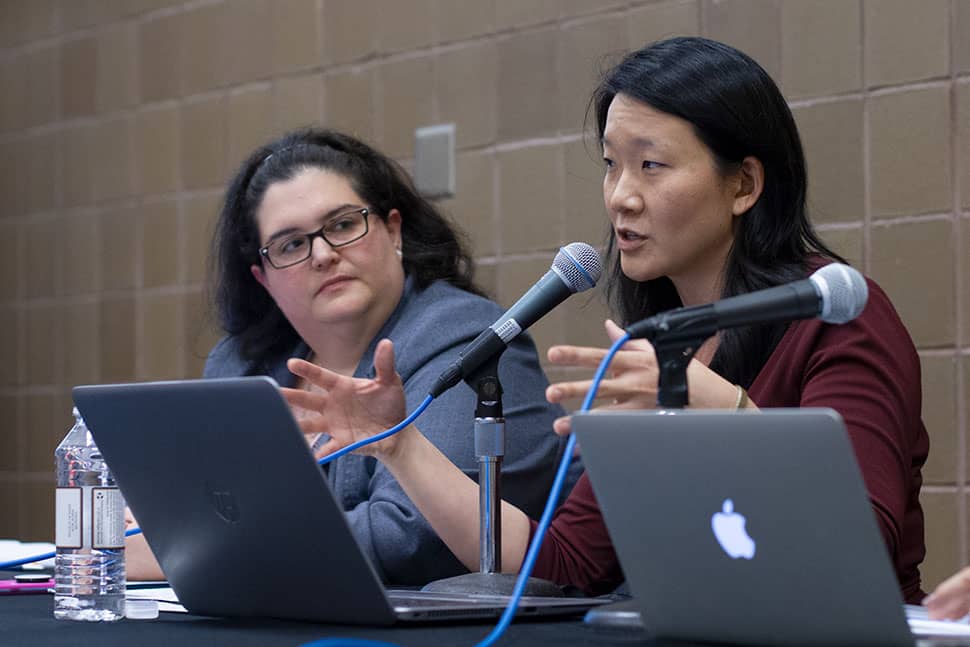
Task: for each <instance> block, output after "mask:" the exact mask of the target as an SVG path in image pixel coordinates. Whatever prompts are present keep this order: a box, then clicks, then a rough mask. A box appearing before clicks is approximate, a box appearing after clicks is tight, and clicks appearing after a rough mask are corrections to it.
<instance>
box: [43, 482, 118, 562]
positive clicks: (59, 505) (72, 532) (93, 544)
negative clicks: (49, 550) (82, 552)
mask: <svg viewBox="0 0 970 647" xmlns="http://www.w3.org/2000/svg"><path fill="white" fill-rule="evenodd" d="M54 505H55V515H56V516H55V532H54V534H55V543H56V545H57V547H58V548H93V549H96V550H106V549H118V548H124V547H125V499H124V497H123V496H121V491H120V490H119V489H118V488H116V487H90V486H83V487H59V488H57V491H56V493H55V497H54Z"/></svg>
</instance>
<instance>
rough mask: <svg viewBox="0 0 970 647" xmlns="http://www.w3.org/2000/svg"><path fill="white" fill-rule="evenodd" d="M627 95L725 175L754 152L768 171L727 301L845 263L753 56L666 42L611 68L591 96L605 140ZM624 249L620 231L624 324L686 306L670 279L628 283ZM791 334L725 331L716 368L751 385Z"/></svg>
mask: <svg viewBox="0 0 970 647" xmlns="http://www.w3.org/2000/svg"><path fill="white" fill-rule="evenodd" d="M618 94H622V95H624V96H625V97H629V98H632V99H635V100H637V101H641V102H643V103H645V104H647V105H649V106H651V107H652V108H654V109H656V110H659V111H661V112H665V113H667V114H670V115H674V116H676V117H680V118H681V119H684V120H686V121H688V122H690V124H691V125H692V126H693V129H694V133H695V134H696V135H697V137H698V138H699V139H700V140H701V141H702V142H703V143H704V144H705V145H706V146H707V148H708V149H710V151H711V152H712V154H713V155H714V158H715V160H716V162H717V164H718V167H719V168H720V170H721V171H722V172H723V173H726V172H728V171H731V170H734V169H737V168H739V167H740V164H741V162H742V161H743V160H744V158H745V157H748V156H752V157H755V158H757V159H758V160H759V161H760V162H761V164H762V165H763V167H764V173H765V179H764V188H763V190H762V193H761V196H760V197H759V198H758V201H757V202H756V203H755V204H754V205H753V206H752V207H751V208H750V209H749V210H748V211H747V212H746V213H745V214H744V217H742V218H738V219H737V223H736V225H735V227H736V228H735V231H734V244H733V247H732V249H731V251H730V253H729V255H728V258H727V263H726V266H725V268H724V274H723V277H722V278H723V285H724V288H723V293H722V297H730V296H734V295H737V294H744V293H747V292H752V291H754V290H761V289H763V288H768V287H772V286H775V285H780V284H782V283H787V282H789V281H794V280H798V279H801V278H804V277H805V273H806V271H807V269H808V266H809V261H810V257H811V256H812V255H816V254H817V255H821V256H824V257H828V258H831V259H835V260H839V261H841V262H845V261H844V260H843V259H842V258H841V257H839V256H838V255H837V254H835V253H834V252H833V251H832V250H830V249H829V248H828V247H826V246H825V244H824V243H823V242H822V241H821V239H820V238H819V237H818V235H817V234H816V233H815V230H814V229H813V227H812V225H811V223H810V222H809V220H808V216H807V214H806V210H805V193H806V187H807V179H806V174H805V156H804V154H803V152H802V145H801V141H800V139H799V137H798V129H797V128H796V127H795V120H794V118H793V117H792V114H791V111H790V110H789V109H788V104H787V103H785V99H784V97H783V96H782V94H781V92H780V91H779V90H778V86H776V85H775V83H774V81H772V80H771V77H769V76H768V73H767V72H765V71H764V69H763V68H762V67H761V66H760V65H758V63H756V62H755V61H754V60H753V59H751V58H750V57H749V56H747V55H746V54H744V53H743V52H740V51H738V50H736V49H734V48H733V47H730V46H728V45H725V44H723V43H719V42H717V41H713V40H708V39H706V38H697V37H683V38H671V39H668V40H662V41H659V42H657V43H654V44H652V45H648V46H647V47H644V48H643V49H640V50H637V51H635V52H632V53H630V54H628V55H626V56H625V57H624V58H623V59H622V60H621V61H620V62H619V63H618V64H617V65H616V66H614V67H613V68H612V69H610V70H608V71H607V72H606V74H605V75H604V77H603V80H602V81H601V82H600V85H599V87H598V88H597V89H596V90H595V92H594V94H593V97H592V99H591V100H590V106H591V107H592V108H593V109H594V110H595V115H596V127H597V131H598V133H599V136H600V140H601V141H602V138H603V133H604V130H605V128H606V116H607V112H608V111H609V108H610V104H611V103H612V102H613V99H614V97H616V95H618ZM615 243H616V240H615V235H614V233H613V232H612V231H611V232H610V237H609V243H608V246H607V255H608V257H609V261H608V264H609V270H608V278H607V294H608V295H609V299H610V303H611V306H612V307H613V309H614V311H615V312H617V314H618V315H619V316H620V317H621V318H622V320H623V322H624V324H625V325H628V324H631V323H633V322H635V321H638V320H640V319H643V318H646V317H649V316H651V315H653V314H657V313H659V312H663V311H664V310H669V309H671V308H676V307H679V306H681V305H683V304H682V303H681V300H680V296H679V295H678V294H677V290H676V289H675V287H674V285H673V283H672V282H671V280H670V279H669V278H667V277H660V278H657V279H653V280H650V281H643V282H640V281H634V280H632V279H630V278H628V277H626V276H625V275H624V274H623V271H622V269H621V267H620V260H619V254H618V253H617V251H616V244H615ZM786 329H787V325H786V324H774V325H766V326H748V327H744V328H736V329H730V330H725V331H722V333H721V337H720V340H719V344H718V349H717V352H716V353H715V355H714V359H713V360H712V362H711V368H712V369H713V370H715V371H716V372H717V373H719V374H720V375H721V376H723V377H724V378H726V379H728V380H730V381H732V382H735V383H737V384H741V385H742V386H744V387H746V388H747V387H748V386H750V385H751V382H753V381H754V379H755V377H757V375H758V372H759V371H760V370H761V368H762V366H764V363H765V362H766V361H767V360H768V357H769V355H771V353H772V351H773V350H774V348H775V346H777V345H778V342H779V341H780V340H781V337H782V335H784V333H785V330H786Z"/></svg>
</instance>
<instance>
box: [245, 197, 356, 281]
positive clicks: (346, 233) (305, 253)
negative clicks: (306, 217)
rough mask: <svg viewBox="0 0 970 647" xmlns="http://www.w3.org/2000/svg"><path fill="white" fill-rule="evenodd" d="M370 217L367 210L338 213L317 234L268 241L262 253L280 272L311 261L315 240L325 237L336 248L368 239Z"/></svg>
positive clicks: (291, 235) (286, 236)
mask: <svg viewBox="0 0 970 647" xmlns="http://www.w3.org/2000/svg"><path fill="white" fill-rule="evenodd" d="M368 214H370V210H369V209H367V208H366V207H364V208H361V209H351V210H349V211H344V212H342V213H338V214H337V215H336V216H334V217H333V218H331V219H330V220H328V221H327V222H325V223H324V224H323V227H320V229H317V230H316V231H311V232H310V233H308V234H287V235H285V236H281V237H280V238H277V239H275V240H271V241H269V243H267V245H266V246H265V247H260V249H259V253H260V255H261V256H262V257H263V258H265V259H266V260H268V261H269V264H270V265H272V266H273V267H275V268H276V269H278V270H281V269H283V268H285V267H290V266H291V265H296V264H297V263H302V262H303V261H305V260H306V259H308V258H310V254H311V252H312V250H313V239H314V238H318V237H319V238H322V239H323V240H324V242H326V243H327V244H328V245H330V246H331V247H333V248H337V247H343V246H344V245H349V244H350V243H352V242H354V241H356V240H360V239H361V238H363V237H364V236H366V235H367V230H368V227H367V216H368Z"/></svg>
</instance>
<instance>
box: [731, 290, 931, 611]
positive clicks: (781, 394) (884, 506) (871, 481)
mask: <svg viewBox="0 0 970 647" xmlns="http://www.w3.org/2000/svg"><path fill="white" fill-rule="evenodd" d="M750 392H751V397H752V399H753V400H754V402H755V403H756V404H757V405H758V406H760V407H790V406H800V407H831V408H832V409H835V410H836V411H837V412H839V414H840V415H841V416H842V419H843V420H844V421H845V427H846V431H847V433H848V436H849V440H850V442H851V443H852V447H853V450H854V452H855V456H856V460H857V462H858V464H859V468H860V471H861V472H862V477H863V480H864V481H865V484H866V489H867V491H868V495H869V499H870V501H871V503H872V507H873V511H874V513H875V517H876V521H877V523H878V525H879V529H880V531H881V533H882V535H883V538H884V540H885V543H886V547H887V549H888V551H889V555H890V558H891V559H892V561H893V563H894V566H895V569H896V575H897V577H898V578H899V582H900V587H901V590H902V592H903V596H904V598H905V599H906V601H907V602H918V601H919V600H920V599H921V597H922V592H921V590H920V585H919V582H920V580H919V570H918V566H919V563H920V562H921V561H922V559H923V556H924V554H925V547H924V542H923V514H922V508H921V507H920V504H919V491H920V486H921V485H922V477H921V468H922V466H923V464H924V463H925V461H926V456H927V453H928V451H929V440H928V437H927V434H926V429H925V427H924V426H923V423H922V420H921V418H920V416H921V409H922V401H921V399H922V390H921V384H920V363H919V357H918V355H917V353H916V349H915V347H914V345H913V342H912V340H911V339H910V337H909V334H908V333H907V332H906V329H905V327H904V326H903V324H902V322H901V321H900V319H899V316H898V315H897V313H896V311H895V309H894V308H893V306H892V304H891V303H890V301H889V299H888V297H887V296H886V295H885V293H884V292H883V291H882V290H881V289H880V288H879V286H878V285H876V284H875V283H873V282H871V281H869V300H868V303H867V305H866V308H865V309H864V310H863V312H862V314H861V315H860V316H859V317H857V318H856V319H855V320H853V321H851V322H849V323H847V324H843V325H828V324H823V323H821V322H819V321H817V320H816V321H804V322H799V323H797V324H793V325H792V326H791V328H790V329H789V332H788V333H787V334H786V336H785V337H784V338H783V339H782V341H781V342H780V343H779V345H778V348H776V350H775V352H774V353H773V354H772V356H771V358H770V359H769V361H768V363H767V364H766V365H765V367H764V368H763V369H762V371H761V373H760V374H759V375H758V378H757V379H756V380H755V383H754V384H752V387H751V389H750Z"/></svg>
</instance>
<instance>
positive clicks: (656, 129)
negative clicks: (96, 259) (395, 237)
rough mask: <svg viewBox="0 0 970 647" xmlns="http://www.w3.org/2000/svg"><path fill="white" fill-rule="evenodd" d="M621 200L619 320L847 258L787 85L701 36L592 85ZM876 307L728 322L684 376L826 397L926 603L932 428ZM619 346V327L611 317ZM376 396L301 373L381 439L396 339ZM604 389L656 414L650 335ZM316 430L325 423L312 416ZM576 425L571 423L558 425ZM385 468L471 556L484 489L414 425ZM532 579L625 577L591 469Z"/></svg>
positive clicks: (392, 415)
mask: <svg viewBox="0 0 970 647" xmlns="http://www.w3.org/2000/svg"><path fill="white" fill-rule="evenodd" d="M591 105H592V108H593V110H594V112H595V123H596V129H597V134H598V135H599V141H600V145H601V149H602V154H603V199H604V202H605V204H606V209H607V212H608V214H609V218H610V224H611V235H610V239H609V246H608V263H609V268H608V269H607V272H608V277H607V291H608V293H609V296H610V301H611V306H612V308H613V310H614V312H615V316H616V318H617V320H618V321H620V322H622V323H623V325H630V324H632V323H634V322H637V321H640V320H642V319H644V318H646V317H650V316H652V315H655V314H657V313H660V312H664V311H667V310H670V309H673V308H679V307H684V306H696V305H700V304H706V303H711V302H714V301H718V300H720V299H723V298H728V297H734V296H737V295H743V294H747V293H751V292H754V291H757V290H764V289H768V288H772V287H774V286H779V285H783V284H786V283H792V282H794V281H799V280H802V279H805V278H807V277H808V276H809V275H810V274H812V273H813V272H814V271H815V270H817V269H818V268H820V267H822V266H824V265H826V264H828V263H831V262H832V261H833V260H836V261H838V260H841V259H840V258H839V257H838V256H837V255H836V254H835V253H833V252H832V251H831V250H829V249H828V248H827V247H826V246H825V245H824V244H823V243H822V241H821V240H820V239H819V237H818V236H817V235H816V233H815V231H814V230H813V228H812V225H811V223H810V221H809V219H808V215H807V213H806V207H805V193H806V183H807V181H806V172H805V159H804V155H803V153H802V146H801V142H800V140H799V136H798V131H797V129H796V127H795V121H794V119H793V118H792V114H791V111H790V110H789V108H788V105H787V104H786V103H785V100H784V98H783V97H782V95H781V92H780V91H779V90H778V87H777V86H776V85H775V83H774V82H773V81H772V80H771V78H770V77H769V76H768V74H767V73H766V72H765V71H764V69H763V68H762V67H761V66H760V65H758V64H757V63H756V62H755V61H754V60H752V59H751V58H750V57H748V56H747V55H745V54H743V53H742V52H740V51H738V50H736V49H734V48H732V47H729V46H727V45H724V44H722V43H718V42H715V41H711V40H707V39H703V38H675V39H670V40H665V41H661V42H658V43H655V44H653V45H650V46H647V47H644V48H643V49H640V50H638V51H635V52H632V53H630V54H628V55H627V56H626V57H625V58H623V60H622V61H621V62H620V63H619V64H617V65H616V66H615V67H613V68H612V69H610V70H609V71H607V72H606V74H605V76H604V77H603V79H602V81H601V83H600V85H599V87H598V88H597V90H596V91H595V94H594V96H593V99H592V103H591ZM868 293H869V298H868V304H867V305H866V307H865V309H864V310H863V311H862V313H861V314H860V315H859V316H858V317H856V318H855V319H854V320H852V321H851V322H849V323H846V324H844V325H832V324H828V323H825V322H823V321H820V320H817V319H816V320H806V321H798V322H795V323H787V322H774V323H767V324H762V325H747V326H741V327H738V328H731V329H728V330H723V331H721V332H719V333H718V334H717V335H715V336H712V337H710V338H709V339H708V340H707V341H706V342H705V343H704V344H703V345H702V346H701V347H700V348H699V350H698V351H697V353H696V355H695V357H694V359H693V360H692V361H691V362H690V365H689V367H688V370H687V381H688V384H689V394H690V400H689V402H688V406H689V407H691V408H698V409H708V408H719V409H738V408H749V409H755V408H758V407H831V408H832V409H835V410H836V411H838V412H839V414H841V416H842V418H843V420H844V421H845V425H846V428H847V430H848V434H849V437H850V440H851V442H852V445H853V448H854V450H855V454H856V457H857V459H858V462H859V465H860V467H861V471H862V474H863V478H864V480H865V484H866V487H867V489H868V493H869V498H870V500H871V502H872V507H873V511H874V513H875V518H876V520H877V522H878V525H879V528H880V529H881V531H882V535H883V538H884V540H885V543H886V547H887V549H888V553H889V555H890V558H891V561H892V563H893V565H894V567H895V571H896V576H897V578H898V580H899V586H900V589H901V591H902V594H903V597H904V598H905V600H906V601H907V602H919V601H920V600H921V599H922V597H923V593H922V591H921V588H920V575H919V564H920V562H921V561H922V559H923V555H924V553H925V549H924V543H923V513H922V510H921V508H920V503H919V491H920V484H921V482H922V478H921V468H922V466H923V463H924V462H925V460H926V455H927V451H928V446H929V442H928V437H927V434H926V430H925V428H924V426H923V423H922V421H921V419H920V410H921V390H920V367H919V358H918V357H917V354H916V350H915V348H914V346H913V342H912V340H911V339H910V337H909V334H908V333H907V332H906V329H905V328H904V327H903V324H902V323H901V321H900V319H899V317H898V315H897V314H896V312H895V310H894V309H893V306H892V304H891V303H890V302H889V299H888V298H887V297H886V295H885V293H884V292H883V291H882V290H881V289H880V288H879V287H878V286H877V285H876V284H874V283H873V282H871V281H868ZM606 333H607V335H608V337H609V338H610V339H611V340H616V339H618V338H619V337H620V336H622V334H623V330H622V329H621V327H620V326H619V325H617V324H615V323H613V322H611V321H608V322H606ZM605 354H606V350H605V349H603V348H580V347H571V346H559V347H553V348H551V349H550V350H549V360H550V361H551V362H553V363H554V364H559V365H568V366H583V367H589V368H590V369H592V368H595V367H596V366H597V365H598V364H599V362H600V360H601V359H602V358H603V357H604V356H605ZM379 359H380V365H379V366H378V367H377V369H378V370H377V378H376V380H375V381H374V382H373V383H372V384H370V385H368V386H369V390H367V391H366V392H365V391H364V390H363V389H360V388H355V387H354V386H353V385H351V384H350V383H348V381H347V380H346V379H344V378H342V377H340V376H339V375H336V374H334V373H331V372H327V371H324V370H322V369H320V368H319V367H314V366H311V365H310V364H307V363H305V362H300V361H296V360H294V361H291V362H290V368H291V370H293V371H294V372H295V373H297V374H298V375H300V376H301V377H303V378H304V379H305V380H307V381H308V382H311V383H314V384H317V385H319V386H321V387H323V388H325V389H328V390H329V391H330V392H331V393H334V392H340V393H344V394H346V395H347V396H348V397H353V396H356V397H358V398H360V399H362V400H366V401H368V402H371V403H378V402H380V403H382V406H383V407H384V408H383V411H385V412H386V416H385V417H383V418H381V419H380V420H373V421H371V422H372V423H373V424H371V425H364V424H357V425H355V424H352V422H353V421H350V420H346V421H335V420H333V418H332V416H334V415H339V412H336V411H335V410H334V409H333V408H332V407H327V406H325V403H323V402H322V401H320V400H317V399H315V397H314V396H313V395H312V394H307V393H302V392H297V391H291V392H288V394H287V397H288V398H289V401H290V403H291V404H292V405H293V406H295V407H298V408H305V409H309V410H313V411H316V413H317V414H318V415H322V416H330V417H331V419H330V425H331V426H332V427H334V428H336V427H337V426H339V427H340V428H341V429H345V430H350V429H353V432H349V433H344V434H335V443H337V444H344V445H345V444H348V443H349V442H351V441H354V440H358V439H360V438H365V437H368V436H371V435H373V434H375V433H378V432H380V431H382V430H383V429H384V428H387V427H390V426H391V425H393V424H395V423H397V422H398V421H399V420H401V419H402V418H403V417H404V414H405V410H404V401H403V398H402V395H401V388H400V385H399V383H398V381H397V380H396V378H395V376H394V365H393V358H392V357H391V353H390V352H388V353H385V354H384V355H383V356H381V357H380V358H379ZM610 368H611V375H610V376H609V377H608V378H607V379H604V380H603V382H602V383H601V385H600V391H599V393H600V395H601V396H603V398H604V399H605V400H606V401H609V402H610V404H608V405H605V407H604V408H613V409H616V408H623V409H649V408H652V407H654V405H655V403H656V400H657V365H656V360H655V356H654V351H653V348H652V347H651V345H650V344H649V343H648V342H647V341H644V340H636V341H632V342H630V343H628V344H627V345H626V346H625V347H624V349H623V350H621V351H620V352H618V353H617V355H616V357H615V358H614V360H613V363H612V364H611V367H610ZM589 386H590V381H577V382H567V383H560V384H553V385H551V386H550V387H549V388H548V389H547V390H546V397H547V399H548V400H549V401H550V402H553V403H559V402H562V401H564V400H566V399H570V398H576V397H580V396H582V395H583V394H584V393H585V392H586V391H587V389H588V388H589ZM305 424H307V425H308V426H312V424H313V417H312V416H310V417H308V418H307V419H306V423H305ZM554 426H555V430H556V432H557V433H559V434H566V433H569V418H568V417H562V418H559V419H558V420H557V421H556V423H555V425H554ZM363 451H365V452H368V453H370V454H372V455H374V456H377V458H378V459H379V460H380V461H381V462H382V463H383V464H384V465H386V466H387V468H388V469H389V470H390V472H391V473H392V474H393V475H394V476H395V477H396V478H397V479H398V482H400V483H401V485H402V487H403V489H404V491H405V492H406V493H407V494H408V496H409V497H410V498H411V500H412V501H414V502H415V504H416V505H417V507H418V508H419V509H420V510H421V512H422V513H423V514H424V516H425V517H426V518H427V519H428V520H429V522H430V523H431V525H432V526H433V527H434V529H435V530H436V531H437V532H438V533H439V534H440V535H441V537H442V538H443V539H444V541H445V543H446V544H447V545H448V546H449V547H450V548H451V549H452V551H453V552H454V553H455V555H457V556H458V557H459V559H461V560H462V562H464V563H465V564H466V565H467V566H469V567H473V566H474V564H475V563H476V562H477V559H478V550H477V547H478V517H477V515H476V514H475V511H476V505H475V501H477V497H478V488H477V486H476V485H475V483H474V482H472V481H471V480H470V479H468V478H467V477H466V476H465V475H464V474H462V472H461V471H460V470H458V469H456V468H455V466H454V465H453V464H452V463H451V462H450V461H449V460H448V459H447V457H445V456H444V455H443V454H441V452H439V451H438V450H437V449H435V447H434V446H433V444H431V443H430V442H428V441H427V439H426V438H424V437H423V436H422V435H421V433H419V432H418V431H417V430H416V429H413V428H408V429H406V430H405V431H403V432H401V433H400V434H398V435H397V436H394V437H391V438H388V439H386V440H383V441H381V442H379V443H375V444H373V445H370V446H367V447H366V448H365V449H364V450H363ZM535 527H536V523H535V522H534V521H532V520H530V519H529V517H528V516H527V515H526V514H525V513H524V512H522V511H521V510H518V509H516V508H515V507H514V506H512V505H509V504H505V505H504V508H503V539H502V547H503V553H502V565H503V568H504V569H505V570H507V571H511V572H515V571H517V570H518V569H519V568H520V565H521V564H522V560H523V556H524V554H525V552H526V547H527V545H528V542H529V539H530V537H531V535H532V533H533V532H534V529H535ZM534 574H535V575H536V576H538V577H541V578H546V579H551V580H553V581H556V582H559V583H562V584H572V585H575V586H578V587H580V588H582V589H584V590H585V591H587V592H588V593H593V594H595V593H602V592H605V591H609V590H611V589H612V588H614V587H615V586H617V585H618V584H619V583H620V581H621V580H622V573H621V571H620V567H619V564H618V562H617V559H616V556H615V554H614V552H613V548H612V545H611V543H610V539H609V536H608V534H607V531H606V527H605V525H604V523H603V519H602V516H601V514H600V511H599V508H598V506H597V504H596V501H595V499H594V497H593V493H592V489H591V487H590V483H589V481H588V479H587V478H586V477H585V476H583V477H582V478H581V479H580V481H579V483H578V484H577V485H576V487H575V488H574V489H573V491H572V493H571V494H570V496H569V498H568V499H567V500H566V502H565V503H564V504H563V505H562V506H561V507H560V509H559V510H558V512H557V514H556V516H555V518H554V519H553V521H552V525H551V526H550V530H549V533H548V537H547V538H546V541H545V542H544V543H543V545H542V549H541V551H540V553H539V556H538V560H537V562H536V567H535V571H534Z"/></svg>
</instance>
